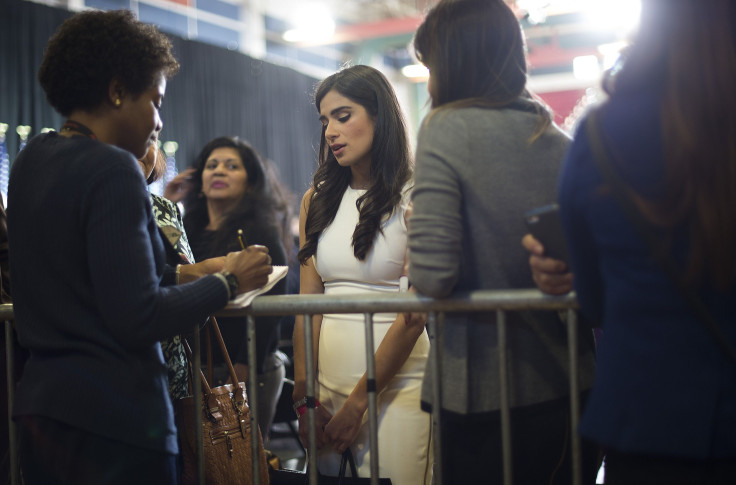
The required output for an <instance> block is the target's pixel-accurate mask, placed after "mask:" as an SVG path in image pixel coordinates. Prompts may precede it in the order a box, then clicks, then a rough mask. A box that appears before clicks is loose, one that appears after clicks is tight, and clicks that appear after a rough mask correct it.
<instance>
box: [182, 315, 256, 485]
mask: <svg viewBox="0 0 736 485" xmlns="http://www.w3.org/2000/svg"><path fill="white" fill-rule="evenodd" d="M210 324H211V325H212V329H213V330H214V333H215V336H216V338H217V340H218V342H219V344H220V348H221V349H222V355H223V357H224V358H225V362H226V363H227V366H228V368H229V370H230V376H231V382H237V381H238V379H237V375H236V374H235V369H234V368H233V364H232V361H231V360H230V356H229V355H228V353H227V348H226V347H225V342H224V341H223V339H222V334H221V333H220V328H219V326H218V325H217V321H216V320H215V318H214V317H210ZM184 344H185V345H184V346H185V348H186V350H187V355H188V357H189V371H190V373H189V382H190V388H191V380H192V375H191V373H192V371H193V369H192V351H191V348H190V347H189V344H188V343H187V342H186V341H185V342H184ZM197 370H198V371H199V373H200V375H201V376H202V401H201V406H197V407H196V408H195V406H194V397H192V396H188V397H185V398H182V399H178V400H177V401H176V402H175V403H174V411H175V417H176V426H177V427H178V429H179V437H180V447H181V458H182V475H181V483H182V485H197V457H196V446H195V441H194V436H195V435H194V412H200V413H202V428H203V429H202V431H203V433H202V434H203V438H204V474H205V483H206V485H236V484H237V485H241V484H244V483H252V482H253V464H252V461H251V455H252V451H251V450H252V447H251V433H252V432H253V430H252V429H251V425H250V407H249V406H248V396H247V394H246V392H245V383H244V382H238V384H237V386H236V385H234V384H225V385H223V386H219V387H215V388H211V387H210V386H209V383H208V382H207V379H206V378H205V376H204V373H203V372H202V370H201V369H197ZM255 429H256V432H257V433H258V442H259V449H258V454H259V457H258V460H259V463H260V467H259V470H260V478H261V481H260V483H261V484H263V485H268V484H269V477H268V466H267V465H266V455H265V452H264V449H263V440H262V438H261V432H260V430H259V429H258V426H256V427H255Z"/></svg>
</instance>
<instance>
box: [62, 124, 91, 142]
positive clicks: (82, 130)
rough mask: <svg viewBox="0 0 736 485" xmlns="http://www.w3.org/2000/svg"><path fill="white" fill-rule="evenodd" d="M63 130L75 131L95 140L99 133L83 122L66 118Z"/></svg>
mask: <svg viewBox="0 0 736 485" xmlns="http://www.w3.org/2000/svg"><path fill="white" fill-rule="evenodd" d="M61 131H74V132H76V133H79V134H80V135H82V136H87V137H89V138H92V139H93V140H96V139H97V135H95V134H94V133H93V132H92V130H90V129H89V128H87V127H86V126H84V125H83V124H82V123H80V122H78V121H74V120H66V121H65V122H64V124H63V125H61Z"/></svg>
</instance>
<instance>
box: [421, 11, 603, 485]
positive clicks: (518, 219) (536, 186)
mask: <svg viewBox="0 0 736 485" xmlns="http://www.w3.org/2000/svg"><path fill="white" fill-rule="evenodd" d="M523 45H524V44H523V40H522V35H521V29H520V26H519V23H518V21H517V20H516V18H515V16H514V15H513V13H512V12H511V10H510V9H509V8H508V7H507V6H506V5H505V3H504V2H503V1H501V0H492V1H489V0H466V1H462V2H441V3H440V4H439V5H437V6H436V7H435V8H434V9H433V10H432V11H430V13H429V14H428V16H427V18H426V20H425V21H424V23H423V24H422V26H420V28H419V30H418V31H417V34H416V37H415V41H414V46H415V49H416V52H417V57H418V58H419V59H420V60H421V61H422V62H423V63H424V64H425V65H426V66H427V67H428V68H429V69H430V72H431V78H430V82H429V91H430V96H431V98H432V107H433V108H434V109H433V111H432V112H431V113H430V114H429V115H428V117H427V119H426V120H425V121H424V123H423V126H422V128H421V131H420V134H419V141H418V146H417V160H416V172H415V174H416V175H415V182H416V185H415V188H414V192H413V201H414V214H413V216H412V218H411V220H410V225H409V247H410V265H411V266H410V272H409V277H410V280H411V282H412V284H413V285H414V286H415V287H416V288H417V289H418V290H419V291H420V292H422V293H424V294H426V295H429V296H432V297H445V296H448V295H449V294H450V293H452V292H455V291H470V290H481V289H507V288H530V287H533V286H534V283H533V281H532V278H531V274H530V271H529V266H528V255H527V254H526V252H525V251H524V249H523V248H522V247H521V245H520V244H519V241H520V240H521V238H522V236H523V235H524V234H525V233H526V232H527V231H526V230H525V226H524V220H523V214H524V212H525V211H527V210H529V209H532V208H534V207H538V206H542V205H546V204H549V203H551V202H553V201H554V200H556V196H555V184H556V179H557V174H558V171H559V167H560V162H561V160H562V157H563V154H564V151H565V149H566V147H567V145H568V143H569V140H568V138H567V137H566V136H565V135H564V134H563V133H562V132H561V131H560V130H559V129H558V128H557V127H556V126H554V124H553V123H552V121H551V116H550V114H549V112H548V111H547V110H546V109H545V108H544V107H543V106H542V105H540V104H539V103H538V102H536V101H534V100H533V99H532V98H531V96H530V95H529V93H528V92H527V91H526V88H525V84H526V63H525V59H524V48H523ZM508 325H509V329H508V342H509V345H508V352H509V375H508V377H509V382H510V405H511V407H512V410H511V426H512V428H511V431H512V442H513V450H512V454H513V470H512V472H513V477H514V483H545V484H546V483H570V481H571V480H570V470H571V466H570V451H569V442H570V437H569V429H570V424H569V413H568V409H569V394H568V389H569V381H568V357H567V336H566V328H565V325H564V324H563V323H562V322H561V321H560V320H559V318H558V316H557V314H556V313H554V312H519V313H513V314H510V315H509V316H508ZM496 332H497V330H496V325H495V316H494V315H493V314H460V313H454V314H448V316H447V318H446V320H445V325H444V346H443V348H442V356H441V357H442V360H441V362H442V364H441V365H442V376H441V382H442V402H441V403H433V402H431V395H432V393H431V388H430V382H431V380H430V375H427V376H426V377H425V383H424V393H423V404H424V405H425V409H426V408H430V407H431V406H434V405H440V406H441V409H442V443H443V449H442V455H443V471H444V473H443V476H444V478H445V483H489V482H491V483H498V482H500V481H501V477H502V466H501V445H500V443H501V440H500V412H499V408H500V396H499V378H498V376H499V373H498V365H497V363H498V345H497V340H496ZM588 333H589V332H588ZM580 340H581V341H582V343H581V345H580V349H579V353H580V362H581V366H580V369H579V372H580V385H581V389H585V390H587V389H589V388H590V385H591V382H592V377H593V366H594V364H593V353H592V349H593V347H592V339H590V340H588V339H586V335H584V336H581V338H580ZM432 351H433V352H434V351H437V349H436V348H433V349H432ZM428 374H429V373H428ZM595 455H596V453H595V450H594V449H590V448H589V447H586V450H585V451H584V461H585V466H584V476H585V478H586V481H587V482H589V483H592V481H593V480H594V478H595V471H596V470H595V462H596V459H595V458H596V457H595Z"/></svg>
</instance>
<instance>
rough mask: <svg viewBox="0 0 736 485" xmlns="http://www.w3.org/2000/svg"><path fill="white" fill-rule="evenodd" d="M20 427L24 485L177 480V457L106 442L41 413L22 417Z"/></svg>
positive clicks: (167, 483) (172, 483)
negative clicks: (40, 414)
mask: <svg viewBox="0 0 736 485" xmlns="http://www.w3.org/2000/svg"><path fill="white" fill-rule="evenodd" d="M111 419H112V417H111ZM18 428H19V443H18V445H19V459H20V467H21V473H22V475H23V483H25V485H50V484H54V485H131V484H144V483H155V484H157V485H176V484H177V475H176V473H177V472H176V455H172V454H169V453H160V452H155V451H151V450H147V449H144V448H139V447H136V446H131V445H128V444H125V443H121V442H119V441H114V440H110V439H108V438H104V437H102V436H99V435H95V434H92V433H88V432H86V431H83V430H81V429H79V428H74V427H72V426H69V425H66V424H64V423H61V422H59V421H56V420H53V419H49V418H45V417H43V416H25V417H23V418H20V419H19V420H18Z"/></svg>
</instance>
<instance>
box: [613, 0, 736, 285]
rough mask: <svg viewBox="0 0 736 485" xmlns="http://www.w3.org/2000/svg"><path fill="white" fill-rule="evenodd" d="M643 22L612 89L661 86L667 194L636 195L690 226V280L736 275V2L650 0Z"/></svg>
mask: <svg viewBox="0 0 736 485" xmlns="http://www.w3.org/2000/svg"><path fill="white" fill-rule="evenodd" d="M641 25H642V28H641V29H640V33H639V35H638V36H637V38H636V40H635V42H634V44H633V46H632V47H631V49H630V50H629V52H628V53H627V57H626V59H625V61H624V63H623V68H622V69H621V71H620V72H619V73H618V74H617V75H616V77H615V82H613V83H612V84H611V85H610V87H609V89H610V90H612V93H611V94H612V96H611V102H612V103H613V102H616V94H617V93H622V94H623V93H626V92H629V91H638V90H639V89H641V88H642V87H647V86H651V85H652V84H654V85H655V86H658V87H661V92H662V96H661V98H660V99H661V101H660V106H661V108H660V109H661V114H662V116H661V119H662V126H661V127H660V130H661V133H662V146H663V149H664V156H665V158H664V161H665V163H664V172H665V173H664V179H663V184H664V196H663V197H662V198H660V199H657V200H649V199H645V198H643V197H641V196H639V195H638V194H636V193H633V191H632V193H631V195H632V196H633V198H634V200H635V201H636V202H637V205H638V207H639V209H640V210H641V212H642V214H643V215H644V216H645V217H646V218H647V219H648V220H649V221H651V222H652V223H653V224H656V225H658V226H659V227H662V228H665V229H669V230H670V231H674V230H675V229H676V227H678V226H681V225H682V224H685V225H686V226H687V228H688V231H689V239H690V254H689V260H688V263H687V264H688V267H687V276H688V279H689V280H690V282H691V283H693V284H702V283H703V282H705V281H707V280H709V281H710V282H711V283H712V284H713V285H714V286H715V287H717V288H720V289H724V290H725V289H728V288H729V287H730V285H732V284H734V279H736V253H734V249H733V248H734V246H735V245H736V225H734V221H735V220H736V137H734V133H736V110H734V107H735V106H736V90H735V89H734V84H733V83H734V79H736V33H735V32H736V2H733V1H732V0H710V1H708V2H702V1H700V0H680V1H677V2H672V1H668V0H649V1H647V2H642V20H641Z"/></svg>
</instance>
